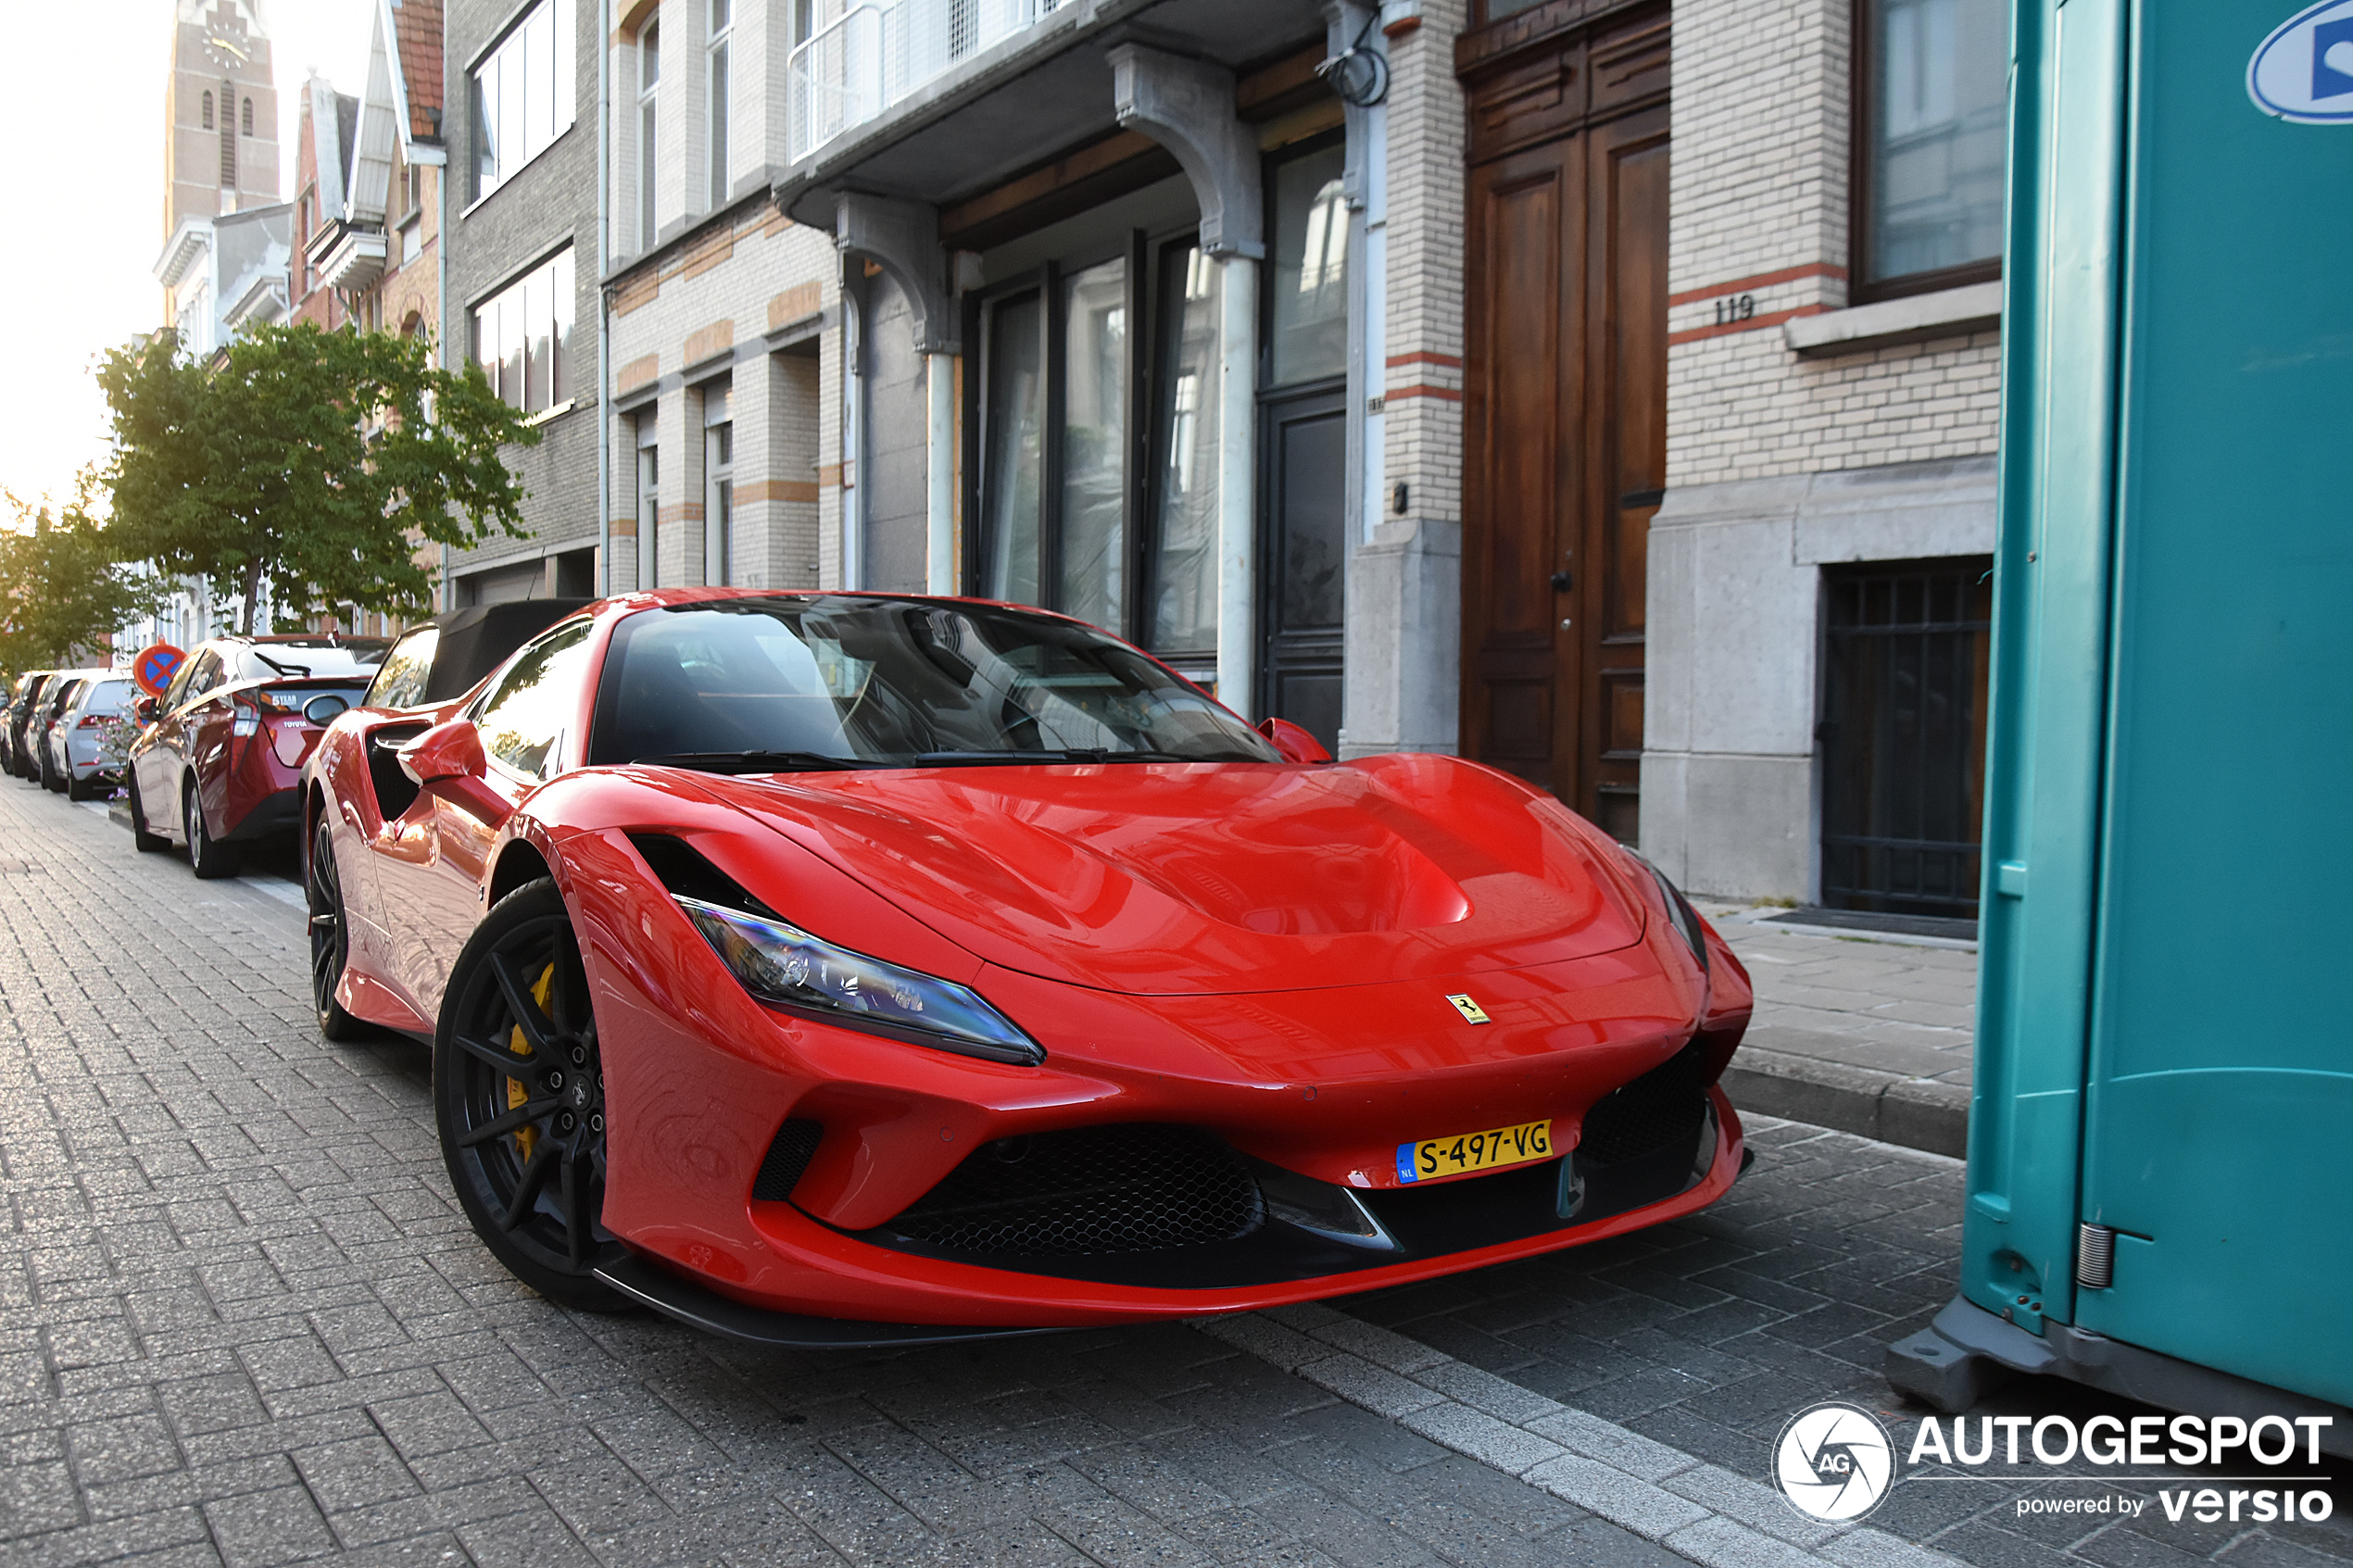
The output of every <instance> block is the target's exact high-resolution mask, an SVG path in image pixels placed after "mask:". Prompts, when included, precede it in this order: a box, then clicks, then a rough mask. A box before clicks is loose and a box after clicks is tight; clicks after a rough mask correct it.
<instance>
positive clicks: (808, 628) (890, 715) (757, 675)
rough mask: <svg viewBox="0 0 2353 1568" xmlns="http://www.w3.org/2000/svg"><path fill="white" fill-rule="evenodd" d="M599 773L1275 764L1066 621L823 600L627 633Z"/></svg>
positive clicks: (739, 607)
mask: <svg viewBox="0 0 2353 1568" xmlns="http://www.w3.org/2000/svg"><path fill="white" fill-rule="evenodd" d="M590 745H591V755H590V760H591V761H592V762H599V763H620V762H664V763H670V764H673V765H677V766H683V767H698V768H710V769H715V770H720V771H735V772H769V771H789V770H794V769H824V768H844V767H849V768H876V767H880V768H892V767H899V768H907V767H943V766H948V767H952V766H957V765H970V764H978V763H992V762H1003V763H1023V762H1099V761H1135V762H1143V761H1172V762H1273V761H1276V760H1278V759H1277V755H1276V753H1275V750H1274V748H1273V747H1271V746H1268V745H1267V744H1266V742H1265V740H1264V739H1263V738H1261V737H1260V736H1259V735H1258V734H1257V733H1256V732H1254V731H1253V730H1252V729H1251V728H1250V727H1249V726H1248V725H1247V724H1245V723H1243V722H1242V721H1240V720H1239V719H1237V718H1235V717H1234V716H1233V715H1232V714H1231V713H1228V712H1227V711H1226V710H1225V709H1222V708H1220V707H1218V706H1217V705H1216V704H1215V703H1214V702H1212V701H1210V700H1209V699H1208V698H1207V697H1204V696H1202V694H1201V693H1200V692H1199V691H1197V690H1195V689H1194V688H1193V687H1192V686H1190V685H1188V684H1186V683H1184V682H1183V681H1181V680H1179V679H1178V678H1177V677H1176V676H1175V675H1173V674H1171V673H1170V672H1169V671H1166V670H1164V669H1163V668H1162V667H1161V666H1159V665H1158V664H1155V663H1153V662H1152V661H1151V659H1146V658H1145V657H1144V656H1143V655H1141V654H1139V653H1138V652H1137V651H1136V650H1135V649H1133V648H1131V647H1129V646H1126V644H1124V643H1120V642H1116V641H1114V640H1113V639H1112V638H1110V637H1107V636H1105V635H1103V634H1102V633H1100V632H1096V631H1093V630H1091V629H1089V628H1088V627H1085V626H1081V625H1078V624H1076V623H1075V622H1072V621H1063V620H1061V619H1058V618H1056V617H1053V616H1048V615H1040V614H1036V613H1033V612H1030V611H1026V610H1018V609H1007V608H998V607H995V606H988V605H975V604H944V603H941V602H939V601H937V600H920V599H897V598H882V597H867V596H853V595H815V596H808V597H774V598H768V597H760V598H740V599H722V600H719V601H716V602H712V603H703V604H690V605H681V606H677V607H674V608H661V609H648V610H644V611H641V612H640V613H638V614H635V615H632V616H630V617H629V618H628V619H626V620H624V621H622V622H621V623H620V625H618V626H617V627H615V628H614V630H613V638H612V647H611V651H610V653H609V654H608V655H607V657H606V659H605V665H604V674H603V677H602V679H601V681H600V682H599V683H598V691H597V714H596V722H595V726H594V731H593V734H592V737H591V742H590Z"/></svg>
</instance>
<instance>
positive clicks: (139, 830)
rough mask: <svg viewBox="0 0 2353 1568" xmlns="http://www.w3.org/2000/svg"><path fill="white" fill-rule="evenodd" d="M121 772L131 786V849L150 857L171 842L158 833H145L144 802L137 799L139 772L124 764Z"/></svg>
mask: <svg viewBox="0 0 2353 1568" xmlns="http://www.w3.org/2000/svg"><path fill="white" fill-rule="evenodd" d="M122 772H123V777H124V778H125V779H127V780H128V781H129V783H130V785H131V801H130V805H131V847H132V848H133V849H136V850H138V851H139V853H141V854H142V855H152V854H154V853H155V852H156V851H157V850H159V849H169V848H170V847H171V840H170V839H168V838H166V837H164V835H163V834H159V833H150V832H148V831H147V807H146V802H145V801H143V800H141V799H140V798H139V770H138V769H136V768H134V767H132V766H131V765H130V764H129V763H125V764H123V769H122Z"/></svg>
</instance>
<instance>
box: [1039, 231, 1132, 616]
mask: <svg viewBox="0 0 2353 1568" xmlns="http://www.w3.org/2000/svg"><path fill="white" fill-rule="evenodd" d="M1062 373H1063V396H1062V405H1063V450H1062V459H1063V480H1062V517H1061V520H1060V521H1061V527H1060V529H1059V530H1058V532H1059V533H1060V535H1061V537H1060V540H1059V544H1060V546H1061V548H1060V549H1059V550H1057V551H1056V554H1057V556H1058V557H1059V558H1060V571H1059V572H1058V575H1059V576H1060V578H1061V592H1060V594H1059V595H1058V596H1057V598H1056V600H1055V605H1054V608H1057V609H1059V610H1061V611H1062V612H1063V614H1065V615H1075V616H1076V617H1077V618H1078V619H1079V620H1081V621H1092V622H1093V623H1094V624H1096V625H1098V626H1114V627H1115V626H1118V625H1120V624H1121V623H1122V621H1124V620H1125V614H1124V611H1125V609H1126V586H1125V576H1126V573H1125V571H1124V570H1123V569H1124V568H1125V566H1126V553H1127V545H1126V530H1125V529H1124V528H1123V526H1122V522H1123V520H1124V519H1125V517H1126V504H1125V503H1126V473H1127V465H1126V461H1125V460H1124V459H1125V457H1126V450H1127V264H1126V262H1125V261H1106V262H1104V263H1103V264H1102V265H1101V266H1100V267H1090V268H1088V269H1087V270H1085V271H1083V272H1079V273H1076V274H1075V275H1074V276H1072V277H1069V278H1067V279H1064V280H1063V363H1062Z"/></svg>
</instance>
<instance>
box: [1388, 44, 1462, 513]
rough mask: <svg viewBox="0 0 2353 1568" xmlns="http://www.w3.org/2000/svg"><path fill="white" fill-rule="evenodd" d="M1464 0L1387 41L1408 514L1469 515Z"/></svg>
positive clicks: (1394, 320) (1392, 411) (1393, 317)
mask: <svg viewBox="0 0 2353 1568" xmlns="http://www.w3.org/2000/svg"><path fill="white" fill-rule="evenodd" d="M1465 13H1466V6H1465V5H1464V3H1463V0H1423V5H1422V25H1421V26H1420V27H1418V28H1416V30H1414V31H1411V32H1408V33H1405V34H1403V35H1402V36H1400V37H1397V38H1394V39H1391V40H1390V46H1389V59H1390V88H1389V99H1388V110H1389V113H1388V132H1389V149H1388V160H1389V168H1388V177H1389V189H1388V196H1389V201H1388V220H1389V231H1388V232H1389V275H1388V279H1387V283H1388V310H1387V313H1386V328H1385V332H1384V336H1385V337H1386V339H1387V343H1386V348H1387V359H1388V364H1387V366H1386V368H1385V369H1384V370H1382V371H1380V372H1379V384H1380V385H1381V386H1382V387H1383V388H1384V391H1383V393H1382V397H1383V418H1382V420H1381V440H1382V447H1383V450H1384V452H1385V453H1386V455H1387V463H1386V465H1385V471H1386V475H1387V479H1388V483H1389V484H1390V485H1391V486H1394V485H1396V484H1397V483H1401V482H1403V483H1405V484H1406V485H1408V486H1409V487H1410V489H1409V505H1408V508H1407V511H1408V515H1410V516H1412V517H1414V518H1416V519H1428V520H1435V521H1445V522H1457V521H1461V519H1462V515H1463V404H1462V387H1463V94H1462V89H1461V87H1460V86H1458V85H1457V84H1456V82H1455V81H1454V36H1455V34H1457V33H1459V32H1460V31H1462V30H1463V24H1464V19H1465Z"/></svg>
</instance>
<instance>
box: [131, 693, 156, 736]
mask: <svg viewBox="0 0 2353 1568" xmlns="http://www.w3.org/2000/svg"><path fill="white" fill-rule="evenodd" d="M162 711H163V699H162V698H161V697H154V696H143V697H141V698H140V699H139V700H138V701H136V702H134V703H132V705H131V716H132V718H133V719H136V720H137V721H139V726H140V728H142V729H145V727H146V726H148V725H149V724H152V723H154V722H155V721H156V718H157V715H158V714H160V713H162Z"/></svg>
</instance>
